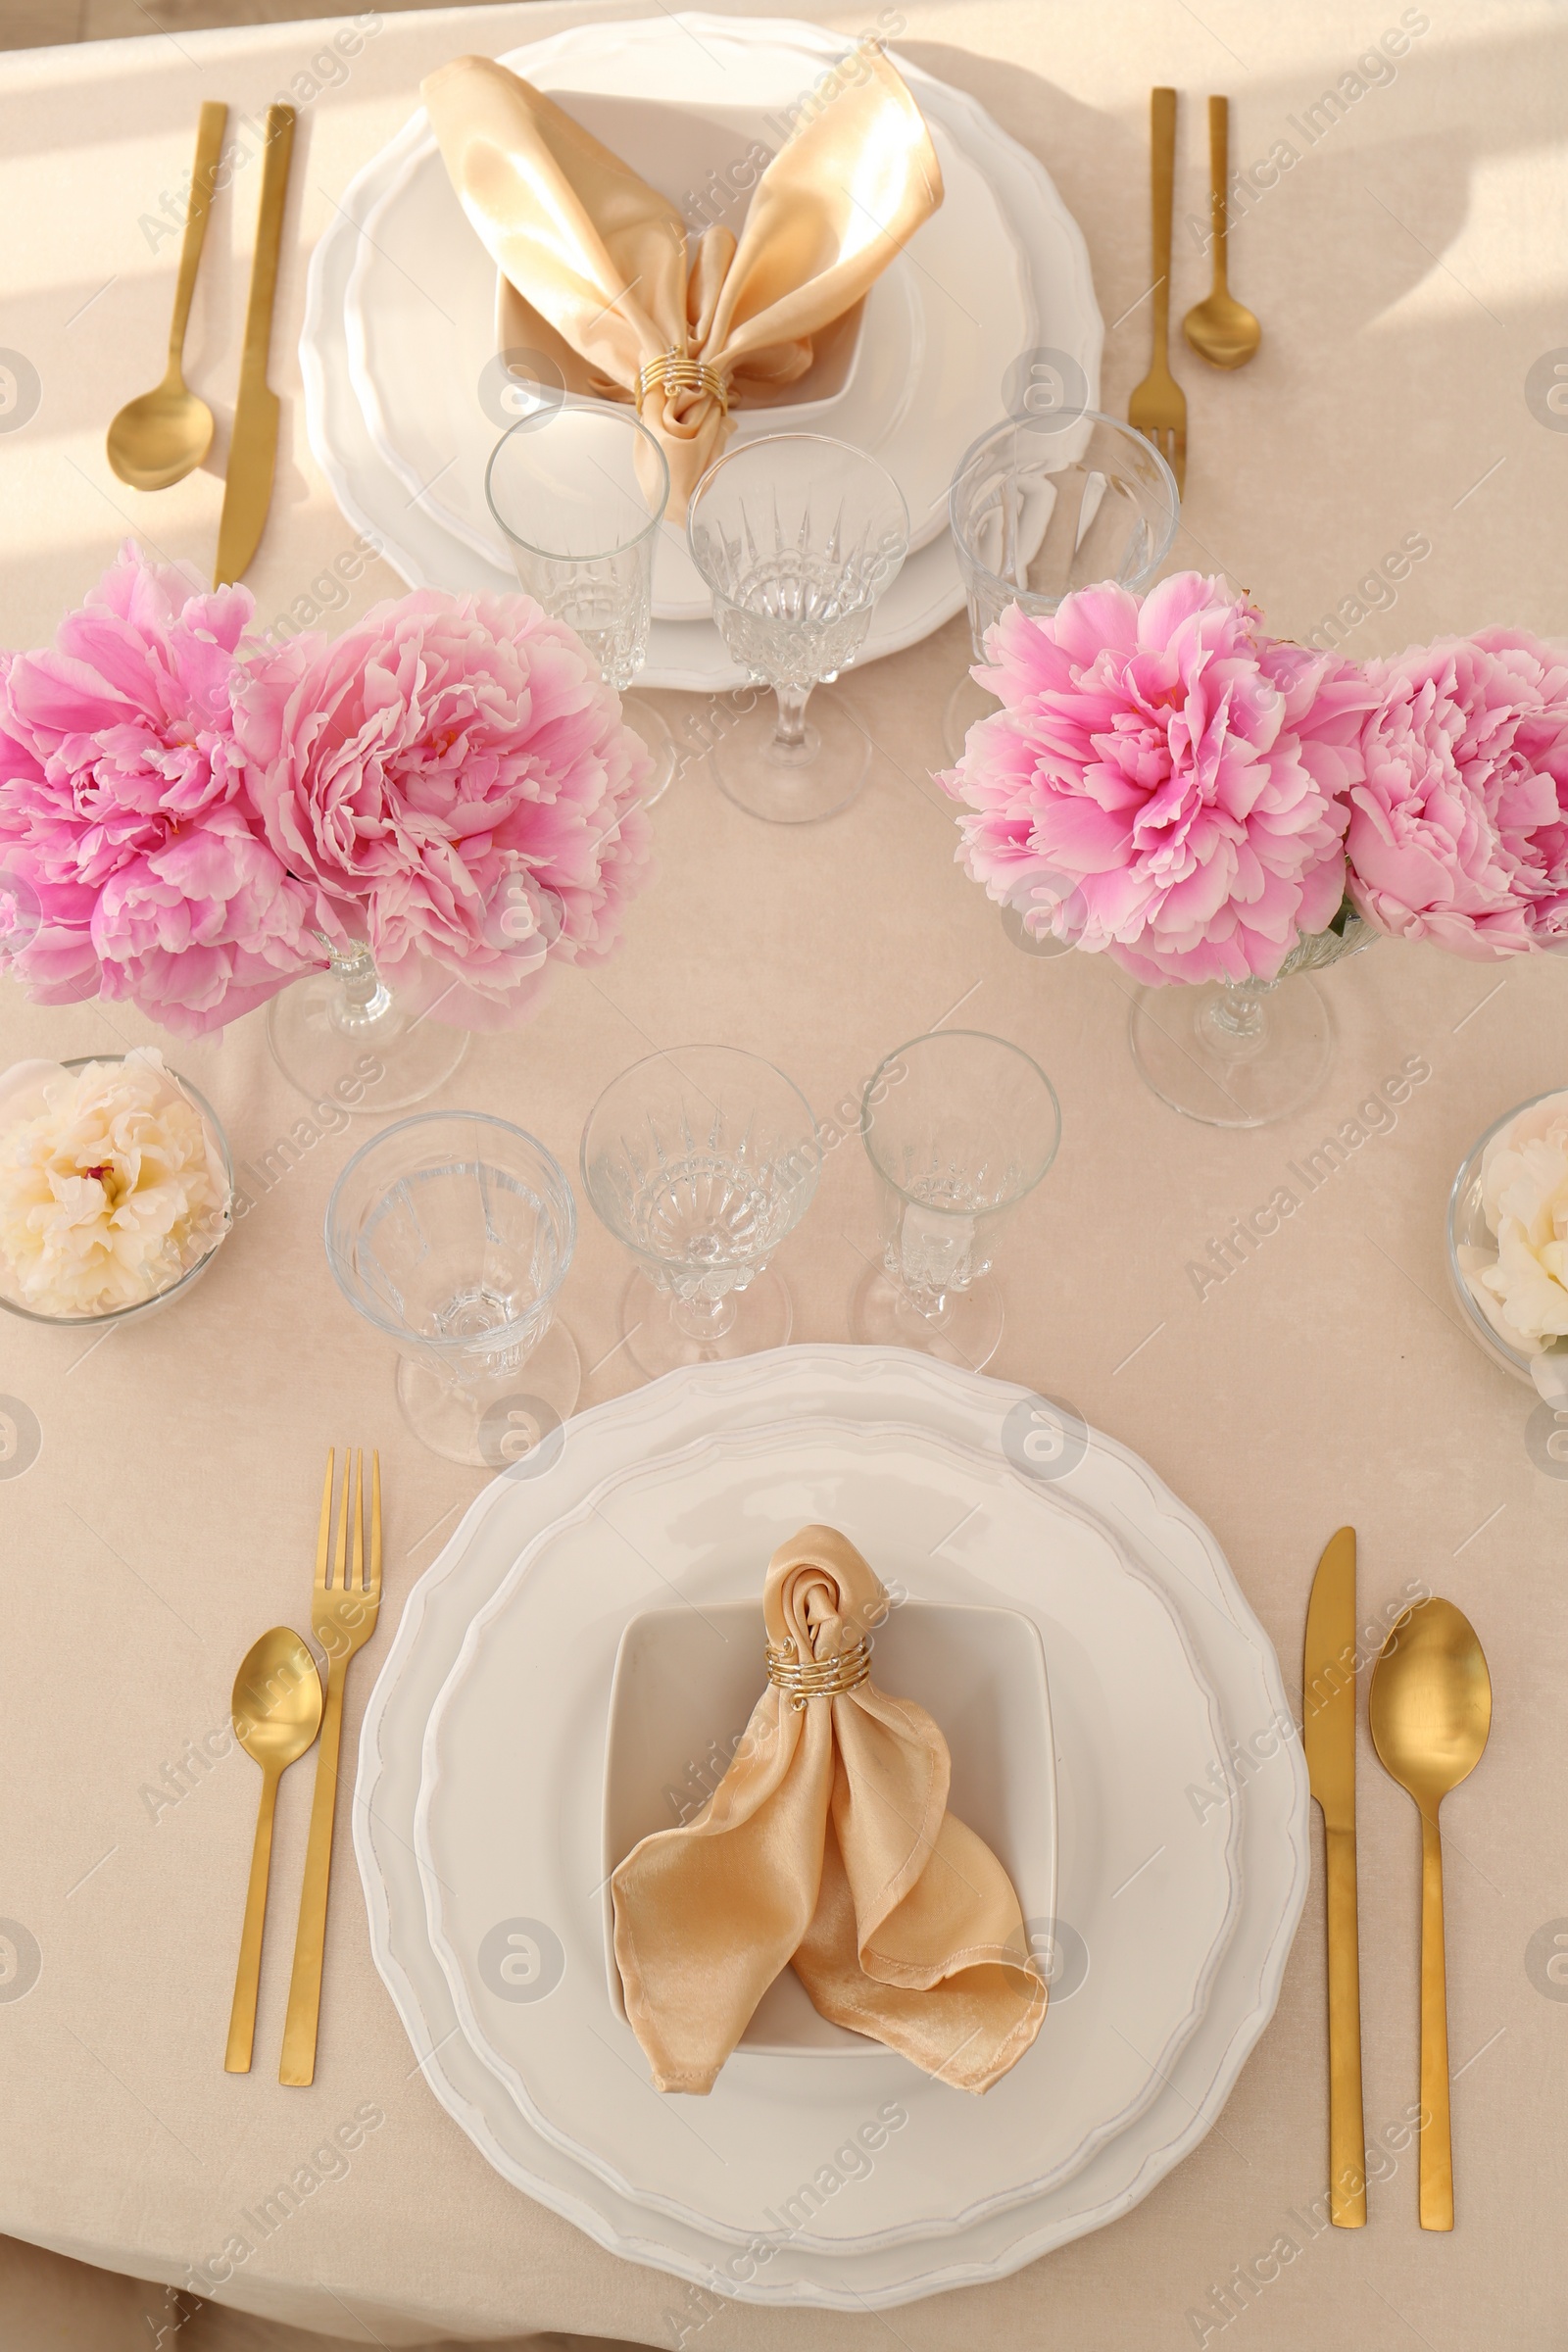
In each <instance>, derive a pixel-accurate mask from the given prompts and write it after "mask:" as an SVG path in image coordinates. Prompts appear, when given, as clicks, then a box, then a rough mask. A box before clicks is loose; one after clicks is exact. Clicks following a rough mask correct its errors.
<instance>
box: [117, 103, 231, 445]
mask: <svg viewBox="0 0 1568 2352" xmlns="http://www.w3.org/2000/svg"><path fill="white" fill-rule="evenodd" d="M227 121H228V109H227V107H226V106H221V105H220V104H219V103H218V101H217V100H216V99H213V98H209V99H208V100H207V102H206V104H205V105H204V106H203V108H202V113H201V122H200V123H199V125H198V127H197V131H196V162H195V166H194V168H193V170H192V172H191V181H190V204H189V206H188V207H187V209H186V213H185V240H184V243H183V244H182V245H181V246H180V249H179V275H178V277H177V278H176V280H175V282H174V318H173V323H172V326H171V327H170V330H169V367H168V368H167V370H166V371H165V375H164V380H163V382H162V383H161V384H159V385H158V386H156V388H155V389H154V390H153V391H151V392H143V393H142V394H141V396H140V398H139V399H137V400H131V401H127V402H126V403H125V406H124V407H123V409H122V410H121V411H120V414H119V415H118V416H117V417H115V419H114V421H113V423H112V424H111V425H110V427H109V463H110V465H111V466H113V467H114V469H115V471H116V473H118V474H119V476H120V478H121V480H122V481H123V482H128V483H129V485H130V487H131V489H132V490H167V489H168V488H169V487H170V485H171V484H172V483H173V482H182V481H183V480H184V478H185V476H186V474H187V473H189V472H191V471H192V470H193V469H194V468H195V467H196V466H199V465H200V464H201V462H202V460H203V458H205V457H206V455H207V452H208V450H209V449H210V448H211V446H212V439H213V412H212V410H211V409H210V408H209V407H208V406H207V403H206V401H205V400H198V398H197V397H196V394H195V393H194V392H192V391H189V390H188V389H187V387H186V383H185V375H184V369H183V367H182V365H181V362H182V359H183V355H184V350H185V327H186V323H187V321H188V320H189V318H190V301H191V296H192V294H193V293H194V292H195V290H196V265H197V263H198V262H199V261H200V260H201V258H202V240H203V239H204V237H205V236H206V234H207V215H208V213H209V211H210V210H211V207H212V201H213V177H214V174H215V173H216V172H217V170H218V159H219V156H220V154H221V150H222V145H223V126H224V124H225V123H227Z"/></svg>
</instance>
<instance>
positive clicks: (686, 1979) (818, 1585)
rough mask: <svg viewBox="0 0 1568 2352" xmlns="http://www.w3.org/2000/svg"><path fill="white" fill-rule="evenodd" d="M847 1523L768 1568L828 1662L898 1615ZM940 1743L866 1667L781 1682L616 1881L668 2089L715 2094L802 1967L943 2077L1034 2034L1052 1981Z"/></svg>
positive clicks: (646, 2029)
mask: <svg viewBox="0 0 1568 2352" xmlns="http://www.w3.org/2000/svg"><path fill="white" fill-rule="evenodd" d="M887 1607H888V1601H887V1594H886V1593H885V1592H884V1591H883V1588H882V1585H881V1583H880V1581H879V1580H878V1578H877V1577H876V1575H875V1574H874V1572H873V1571H872V1569H871V1568H870V1567H869V1566H868V1565H867V1563H866V1562H865V1560H863V1559H862V1558H861V1556H860V1554H859V1553H858V1551H857V1550H856V1548H855V1545H854V1544H852V1543H850V1542H849V1540H848V1538H847V1537H844V1536H841V1535H840V1534H839V1533H838V1531H837V1530H836V1529H835V1528H831V1527H804V1528H802V1530H801V1532H800V1534H799V1535H798V1536H796V1537H795V1538H794V1539H793V1541H792V1542H790V1543H788V1544H783V1545H782V1546H781V1547H780V1549H779V1550H777V1551H776V1552H775V1553H774V1554H773V1557H772V1560H771V1561H770V1562H769V1564H768V1571H767V1588H766V1592H765V1594H764V1597H763V1613H764V1616H765V1619H766V1625H767V1640H768V1645H769V1648H770V1650H772V1651H773V1652H775V1653H776V1654H777V1655H778V1656H779V1657H780V1660H781V1664H782V1663H783V1662H784V1661H789V1662H798V1664H799V1666H800V1667H803V1668H806V1669H807V1670H808V1676H809V1677H810V1676H811V1675H812V1674H813V1673H814V1675H815V1676H816V1677H817V1678H818V1679H820V1678H821V1677H822V1675H823V1672H824V1669H825V1670H826V1679H829V1680H833V1679H842V1678H835V1675H834V1671H833V1669H832V1668H831V1666H830V1664H829V1662H830V1661H832V1660H835V1659H844V1658H846V1657H847V1656H853V1655H854V1653H855V1645H856V1644H857V1643H858V1641H859V1640H860V1639H861V1638H862V1637H863V1636H864V1634H865V1632H866V1630H867V1629H868V1628H869V1627H871V1626H873V1625H876V1624H879V1623H880V1622H881V1620H882V1618H883V1617H885V1616H886V1614H887ZM948 1780H949V1759H948V1743H947V1741H946V1740H944V1739H943V1737H942V1734H941V1732H940V1731H939V1730H938V1728H937V1726H936V1724H935V1723H933V1721H932V1720H931V1717H930V1716H929V1715H928V1714H927V1713H926V1711H925V1709H924V1708H923V1707H917V1706H915V1705H914V1703H913V1702H912V1700H909V1699H904V1698H893V1697H890V1696H889V1694H888V1693H887V1692H886V1691H879V1690H878V1689H877V1687H876V1685H875V1684H874V1683H872V1682H871V1681H869V1680H864V1681H861V1682H859V1683H858V1685H857V1686H856V1687H855V1688H854V1689H853V1690H847V1691H837V1692H830V1693H823V1694H819V1695H816V1696H811V1697H808V1698H807V1699H806V1702H805V1705H804V1706H798V1705H797V1704H796V1702H795V1698H794V1696H793V1694H792V1692H791V1691H788V1690H786V1689H782V1688H779V1687H777V1686H776V1685H775V1684H774V1683H773V1682H772V1681H771V1680H770V1681H769V1683H768V1686H767V1688H766V1690H765V1691H763V1693H762V1695H761V1697H760V1699H759V1700H758V1702H757V1705H756V1707H755V1709H754V1710H753V1713H752V1719H751V1722H750V1723H749V1725H748V1726H747V1730H746V1735H745V1737H744V1738H743V1740H741V1743H740V1746H739V1748H738V1749H737V1750H736V1754H735V1759H734V1762H733V1763H732V1764H731V1765H730V1768H729V1770H728V1771H727V1772H726V1773H725V1775H724V1778H723V1779H722V1781H720V1783H719V1785H718V1787H717V1789H715V1790H714V1791H713V1794H712V1796H711V1798H710V1800H709V1802H708V1804H707V1805H706V1806H705V1807H704V1808H703V1810H702V1812H701V1813H700V1814H698V1816H697V1817H696V1819H695V1820H694V1821H692V1822H690V1823H687V1824H685V1825H683V1826H682V1827H681V1828H679V1829H674V1830H660V1831H658V1832H656V1833H655V1835H654V1836H653V1837H651V1838H644V1839H643V1841H642V1843H641V1844H640V1845H638V1846H635V1847H634V1848H633V1849H632V1851H631V1853H630V1854H628V1855H627V1857H626V1859H625V1860H624V1861H623V1862H622V1863H621V1864H620V1865H619V1866H618V1868H617V1869H616V1870H615V1872H614V1875H613V1878H612V1880H611V1886H612V1888H613V1894H614V1904H615V1959H616V1963H617V1965H618V1966H619V1969H620V1977H621V1983H622V1985H623V1986H624V1988H625V1994H626V2014H627V2016H628V2018H629V2019H630V2020H631V2024H632V2029H633V2031H634V2032H635V2034H636V2035H637V2038H638V2040H639V2041H640V2042H641V2043H642V2046H643V2048H644V2050H645V2051H646V2052H647V2055H648V2058H649V2062H650V2064H651V2065H652V2067H653V2070H654V2081H655V2082H656V2083H657V2085H658V2087H659V2088H660V2089H661V2090H685V2091H707V2090H711V2088H712V2086H713V2082H714V2079H715V2077H716V2076H717V2074H718V2070H719V2068H720V2067H721V2066H722V2065H723V2063H724V2061H725V2059H726V2058H727V2057H728V2056H729V2054H730V2052H731V2050H732V2049H733V2048H734V2047H735V2044H736V2042H737V2041H738V2040H739V2039H740V2037H741V2034H743V2033H744V2032H745V2029H746V2026H747V2024H748V2022H749V2021H750V2019H751V2016H752V2012H753V2011H754V2010H755V2008H756V2007H757V2004H758V2002H759V2001H760V1999H761V1997H762V1994H763V1993H764V1992H765V1991H766V1990H767V1987H768V1986H769V1985H771V1984H772V1982H773V1979H774V1978H775V1977H776V1976H777V1975H778V1973H779V1971H780V1970H781V1969H782V1968H784V1967H786V1966H788V1965H789V1964H790V1963H792V1962H793V1964H794V1968H795V1973H796V1975H797V1976H798V1977H799V1978H800V1980H801V1982H802V1984H803V1985H805V1987H806V1989H807V1991H808V1993H809V1995H810V1997H811V2001H812V2003H813V2004H814V2006H815V2007H816V2008H817V2009H818V2010H819V2011H820V2012H821V2014H822V2016H823V2017H825V2018H829V2019H831V2020H832V2022H833V2023H834V2024H835V2025H839V2026H849V2027H852V2028H853V2029H854V2030H855V2031H856V2032H857V2033H859V2034H869V2035H871V2037H872V2038H873V2039H874V2040H877V2041H881V2042H885V2043H886V2044H887V2046H888V2047H889V2049H894V2050H899V2051H901V2052H902V2053H903V2055H904V2056H905V2057H906V2058H910V2059H912V2060H913V2061H914V2063H915V2065H916V2066H918V2067H922V2068H923V2069H924V2070H925V2072H926V2073H927V2074H928V2075H935V2076H936V2077H937V2078H938V2079H939V2080H940V2081H941V2082H951V2083H954V2084H956V2085H957V2086H958V2087H959V2088H961V2089H964V2090H973V2091H982V2090H989V2089H990V2087H991V2085H992V2083H993V2082H997V2081H998V2080H999V2078H1000V2077H1001V2076H1003V2075H1005V2073H1006V2072H1007V2069H1008V2068H1009V2067H1010V2066H1012V2065H1014V2064H1015V2063H1016V2061H1017V2060H1018V2059H1019V2058H1021V2057H1022V2055H1023V2053H1024V2051H1025V2050H1026V2049H1028V2047H1029V2045H1030V2043H1031V2042H1032V2041H1033V2040H1034V2037H1035V2035H1036V2034H1038V2033H1039V2031H1040V2026H1041V2022H1042V2020H1043V2019H1044V2017H1045V2014H1046V1987H1045V1985H1044V1983H1043V1982H1042V1980H1041V1979H1040V1977H1039V1976H1037V1975H1036V1974H1035V1972H1034V1971H1033V1970H1032V1969H1030V1968H1029V1967H1027V1966H1026V1965H1025V1955H1026V1951H1027V1945H1026V1940H1025V1936H1024V1927H1023V1916H1022V1913H1021V1911H1020V1909H1019V1906H1018V1898H1017V1895H1016V1894H1015V1893H1014V1891H1013V1887H1012V1883H1011V1881H1010V1880H1009V1878H1008V1877H1007V1874H1006V1872H1005V1870H1004V1869H1003V1867H1002V1864H1001V1863H1000V1862H999V1861H998V1860H997V1857H996V1855H995V1854H994V1853H993V1852H992V1851H991V1848H990V1847H989V1846H988V1845H987V1844H986V1843H985V1842H984V1840H983V1839H982V1838H977V1837H976V1836H975V1834H974V1832H973V1831H972V1830H969V1829H966V1828H965V1827H964V1825H963V1823H962V1822H961V1821H958V1820H956V1819H955V1817H954V1816H953V1814H951V1813H950V1812H949V1811H948Z"/></svg>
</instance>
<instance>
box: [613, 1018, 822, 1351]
mask: <svg viewBox="0 0 1568 2352" xmlns="http://www.w3.org/2000/svg"><path fill="white" fill-rule="evenodd" d="M821 1165H822V1147H821V1141H820V1138H819V1136H818V1134H817V1127H816V1121H815V1119H814V1118H813V1117H812V1115H811V1108H810V1104H809V1103H808V1102H807V1100H806V1097H805V1096H804V1095H803V1094H802V1093H801V1091H800V1089H799V1087H797V1086H795V1085H793V1084H792V1083H791V1081H790V1080H789V1079H788V1078H786V1077H785V1076H784V1074H783V1072H782V1071H781V1070H776V1069H774V1067H773V1065H772V1063H771V1062H768V1061H764V1060H763V1059H762V1058H761V1056H760V1054H747V1053H743V1052H741V1051H740V1050H739V1049H737V1048H735V1047H731V1046H684V1047H677V1048H674V1049H672V1050H671V1051H670V1052H668V1053H663V1054H649V1055H648V1057H647V1058H646V1060H643V1061H635V1062H633V1063H632V1065H631V1067H630V1069H628V1070H623V1071H622V1072H621V1074H620V1076H619V1077H618V1078H616V1079H615V1080H613V1083H612V1084H611V1085H610V1086H608V1087H607V1088H606V1089H605V1092H604V1093H603V1094H602V1095H601V1096H600V1098H599V1101H598V1102H597V1103H595V1105H594V1107H593V1110H592V1111H591V1112H590V1113H589V1117H588V1123H587V1125H586V1126H585V1127H584V1129H583V1137H582V1180H583V1185H584V1187H585V1189H586V1191H587V1195H588V1198H589V1200H590V1201H592V1203H593V1205H594V1208H595V1210H596V1211H597V1213H598V1215H599V1216H600V1218H601V1219H602V1220H603V1222H604V1224H605V1225H606V1226H607V1227H608V1228H609V1230H610V1231H611V1232H612V1233H613V1235H614V1237H615V1239H616V1240H617V1241H618V1242H620V1243H622V1244H623V1245H624V1247H625V1248H626V1249H627V1250H630V1252H631V1255H632V1259H633V1262H634V1265H635V1268H636V1271H635V1272H634V1273H633V1275H632V1278H631V1281H630V1282H629V1284H628V1285H627V1288H626V1290H625V1293H624V1294H623V1296H622V1299H621V1306H620V1328H621V1335H622V1337H623V1339H624V1340H625V1342H626V1347H627V1350H628V1352H629V1353H630V1355H631V1356H632V1358H633V1360H634V1361H635V1362H636V1363H637V1364H638V1365H639V1366H640V1367H641V1368H642V1370H643V1371H645V1372H647V1373H650V1374H657V1373H660V1372H668V1371H670V1370H672V1369H673V1368H674V1366H675V1365H677V1364H695V1363H705V1362H708V1361H710V1360H714V1359H717V1358H719V1357H724V1356H734V1355H751V1354H754V1353H756V1352H757V1350H758V1349H760V1348H781V1347H782V1346H783V1345H784V1343H785V1341H786V1340H787V1339H788V1338H789V1336H790V1329H791V1325H792V1322H793V1319H794V1317H793V1309H792V1306H791V1303H790V1295H789V1292H788V1291H787V1290H786V1289H785V1287H784V1285H783V1283H782V1282H781V1281H780V1280H779V1278H778V1276H777V1275H776V1274H773V1273H770V1272H768V1271H767V1263H768V1259H769V1258H770V1257H771V1256H772V1255H773V1252H774V1251H775V1250H777V1248H778V1246H779V1244H780V1243H781V1242H782V1241H783V1240H784V1238H785V1236H786V1235H787V1234H789V1233H791V1232H792V1231H793V1230H794V1228H795V1227H796V1226H797V1225H798V1224H799V1223H800V1220H801V1218H802V1217H803V1216H804V1215H805V1214H806V1211H807V1209H808V1207H809V1204H810V1201H811V1196H812V1194H813V1193H814V1192H815V1190H816V1180H817V1176H818V1173H819V1172H820V1169H821Z"/></svg>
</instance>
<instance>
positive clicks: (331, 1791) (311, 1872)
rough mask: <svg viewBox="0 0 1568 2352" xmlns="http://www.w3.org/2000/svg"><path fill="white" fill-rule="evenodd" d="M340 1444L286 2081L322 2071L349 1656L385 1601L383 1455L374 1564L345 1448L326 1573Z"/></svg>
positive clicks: (357, 1468) (319, 1635)
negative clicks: (319, 2054)
mask: <svg viewBox="0 0 1568 2352" xmlns="http://www.w3.org/2000/svg"><path fill="white" fill-rule="evenodd" d="M333 1460H334V1455H333V1449H332V1448H331V1447H330V1446H329V1447H328V1448H327V1455H326V1484H325V1486H324V1487H323V1488H322V1490H321V1524H320V1529H319V1534H318V1536H317V1540H316V1585H315V1589H314V1591H313V1592H312V1594H311V1631H312V1633H313V1634H314V1635H315V1636H316V1639H317V1641H318V1642H319V1643H320V1645H321V1647H322V1648H323V1649H324V1650H325V1652H326V1664H325V1666H324V1667H323V1668H322V1669H321V1680H322V1682H323V1683H324V1684H325V1685H326V1701H325V1704H324V1706H323V1708H322V1710H321V1742H320V1745H319V1747H318V1749H317V1751H316V1793H315V1795H314V1796H313V1797H312V1799H311V1836H310V1843H309V1845H308V1846H307V1848H306V1853H305V1887H304V1891H303V1892H302V1894H301V1896H300V1924H299V1928H298V1930H297V1932H296V1934H295V1937H294V1974H293V1976H292V1977H291V1978H290V1980H289V1987H288V2016H287V2018H286V2020H285V2022H284V2026H283V2063H282V2065H281V2066H280V2067H279V2068H278V2070H277V2079H278V2081H279V2082H290V2083H296V2084H303V2083H306V2082H313V2081H314V2080H315V2076H316V2034H317V2028H318V2025H319V2020H320V2014H321V1953H322V1949H323V1947H324V1944H325V1940H326V1889H327V1882H328V1880H329V1879H330V1877H331V1874H332V1822H333V1816H334V1811H335V1807H336V1802H337V1756H338V1742H339V1740H340V1737H341V1734H342V1730H343V1683H344V1678H345V1676H346V1675H347V1673H348V1664H349V1660H350V1658H352V1657H353V1655H354V1652H355V1651H356V1650H357V1649H361V1648H363V1647H364V1645H365V1643H366V1642H368V1640H369V1639H370V1636H371V1635H372V1634H373V1633H374V1631H375V1620H376V1614H377V1611H378V1610H379V1608H380V1606H381V1456H380V1455H379V1453H374V1452H372V1454H371V1455H370V1569H369V1574H368V1576H367V1575H366V1572H365V1506H364V1485H365V1454H364V1451H363V1450H361V1451H360V1452H358V1453H356V1454H354V1456H353V1459H352V1462H351V1460H350V1455H349V1449H348V1447H347V1446H345V1447H344V1449H343V1492H342V1495H341V1498H340V1501H339V1505H338V1519H337V1544H336V1547H335V1552H334V1558H333V1563H332V1566H333V1575H332V1576H328V1573H327V1558H326V1554H327V1538H328V1536H329V1535H330V1533H331V1526H332V1468H333ZM351 1477H352V1478H353V1481H354V1570H353V1575H352V1577H350V1575H349V1574H348V1526H349V1480H350V1478H351Z"/></svg>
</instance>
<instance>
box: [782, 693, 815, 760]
mask: <svg viewBox="0 0 1568 2352" xmlns="http://www.w3.org/2000/svg"><path fill="white" fill-rule="evenodd" d="M773 692H774V694H775V696H776V697H777V699H778V724H777V726H776V727H775V728H774V730H773V741H774V743H775V744H776V745H777V747H778V749H779V750H780V751H781V752H799V751H803V750H804V749H805V747H806V706H807V704H808V703H809V701H810V699H811V689H810V688H809V686H775V687H774V689H773Z"/></svg>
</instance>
